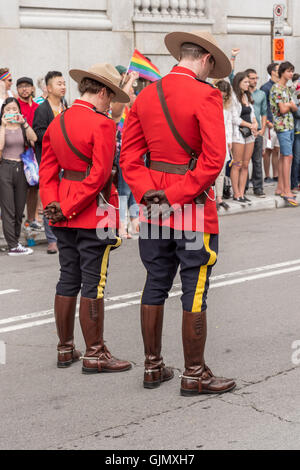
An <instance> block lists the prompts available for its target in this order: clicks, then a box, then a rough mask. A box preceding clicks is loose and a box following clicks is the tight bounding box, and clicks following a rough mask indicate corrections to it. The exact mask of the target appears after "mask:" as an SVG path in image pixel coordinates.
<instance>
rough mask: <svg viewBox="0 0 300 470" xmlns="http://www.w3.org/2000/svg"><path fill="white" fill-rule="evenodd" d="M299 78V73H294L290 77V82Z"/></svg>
mask: <svg viewBox="0 0 300 470" xmlns="http://www.w3.org/2000/svg"><path fill="white" fill-rule="evenodd" d="M299 78H300V75H299V73H294V75H293V78H292V82H296V81H297V80H299Z"/></svg>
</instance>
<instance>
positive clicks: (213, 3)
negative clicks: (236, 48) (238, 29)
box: [207, 0, 227, 34]
mask: <svg viewBox="0 0 300 470" xmlns="http://www.w3.org/2000/svg"><path fill="white" fill-rule="evenodd" d="M207 10H208V13H209V17H210V18H212V19H213V20H214V21H215V23H214V25H213V33H214V34H227V16H226V8H225V7H224V0H207Z"/></svg>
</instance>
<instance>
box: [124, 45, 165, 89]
mask: <svg viewBox="0 0 300 470" xmlns="http://www.w3.org/2000/svg"><path fill="white" fill-rule="evenodd" d="M128 71H129V72H132V71H135V72H138V73H139V74H140V77H141V78H145V79H146V80H150V81H151V82H155V81H156V80H160V79H161V74H160V71H159V70H158V68H157V67H156V66H155V65H153V64H152V62H150V60H148V59H146V57H144V56H143V55H142V54H141V53H140V52H139V51H138V50H137V49H135V51H134V53H133V56H132V58H131V61H130V65H129V68H128Z"/></svg>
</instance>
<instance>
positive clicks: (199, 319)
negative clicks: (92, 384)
mask: <svg viewBox="0 0 300 470" xmlns="http://www.w3.org/2000/svg"><path fill="white" fill-rule="evenodd" d="M206 335H207V325H206V311H204V312H200V313H192V312H187V311H185V310H184V311H183V318H182V342H183V352H184V359H185V371H184V374H183V375H182V379H181V389H180V392H181V395H183V396H190V395H198V394H202V393H225V392H229V391H230V390H232V389H234V388H235V386H236V384H235V382H234V381H233V380H231V379H225V378H223V377H215V376H214V375H213V373H212V372H211V370H210V369H209V368H208V367H207V366H206V364H205V361H204V350H205V341H206Z"/></svg>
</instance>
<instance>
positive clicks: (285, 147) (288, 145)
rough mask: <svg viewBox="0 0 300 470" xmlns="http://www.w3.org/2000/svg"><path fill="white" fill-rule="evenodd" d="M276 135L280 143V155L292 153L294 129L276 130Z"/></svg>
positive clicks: (285, 155) (286, 155) (284, 155)
mask: <svg viewBox="0 0 300 470" xmlns="http://www.w3.org/2000/svg"><path fill="white" fill-rule="evenodd" d="M277 137H278V140H279V145H280V155H282V156H283V157H288V156H289V155H293V144H294V138H295V132H294V129H293V130H291V131H284V132H278V134H277Z"/></svg>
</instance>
